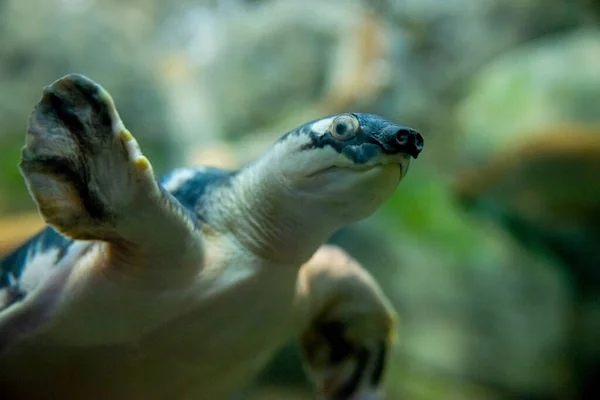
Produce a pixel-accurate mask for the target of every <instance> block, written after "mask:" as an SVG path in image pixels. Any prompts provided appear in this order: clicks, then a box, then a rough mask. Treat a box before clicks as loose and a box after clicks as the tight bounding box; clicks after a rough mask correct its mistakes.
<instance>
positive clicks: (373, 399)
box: [296, 245, 396, 400]
mask: <svg viewBox="0 0 600 400" xmlns="http://www.w3.org/2000/svg"><path fill="white" fill-rule="evenodd" d="M296 296H297V299H296V301H297V303H296V307H297V308H296V311H297V312H298V313H300V315H301V316H300V317H299V320H300V321H302V323H303V326H302V328H301V334H300V345H301V349H302V354H303V359H304V365H305V369H306V371H307V373H308V377H309V379H310V380H311V381H312V382H313V384H314V385H315V386H316V390H317V394H318V395H319V396H320V397H319V398H320V399H323V400H379V399H382V398H383V397H381V396H382V393H381V389H382V385H383V377H384V373H385V370H386V363H387V358H388V356H389V351H390V348H391V346H392V342H393V339H394V337H395V333H396V331H395V329H396V326H395V325H396V314H395V311H394V310H393V308H392V306H391V305H390V303H389V301H388V299H387V298H386V297H385V295H384V294H383V292H382V291H381V288H380V287H379V286H378V285H377V283H376V282H375V280H374V279H373V278H372V277H371V275H369V274H368V273H367V271H366V270H364V269H363V268H362V267H361V266H360V264H358V263H357V262H356V261H355V260H354V259H352V258H351V257H350V256H349V255H348V254H346V253H345V252H344V251H343V250H342V249H340V248H338V247H336V246H332V245H324V246H322V247H321V248H320V249H319V250H318V251H317V252H316V253H315V255H314V256H313V257H312V258H311V260H310V261H309V262H308V263H306V264H304V266H303V267H302V269H301V270H300V275H299V279H298V286H297V291H296Z"/></svg>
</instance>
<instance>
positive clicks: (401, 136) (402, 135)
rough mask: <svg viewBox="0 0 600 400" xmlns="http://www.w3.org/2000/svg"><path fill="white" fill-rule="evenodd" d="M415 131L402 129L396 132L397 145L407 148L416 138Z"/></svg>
mask: <svg viewBox="0 0 600 400" xmlns="http://www.w3.org/2000/svg"><path fill="white" fill-rule="evenodd" d="M414 134H415V131H414V130H412V129H409V128H402V129H399V130H398V132H396V143H397V144H398V145H400V146H406V145H407V144H408V142H409V141H410V140H411V137H412V136H414Z"/></svg>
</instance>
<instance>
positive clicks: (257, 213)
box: [210, 161, 342, 265]
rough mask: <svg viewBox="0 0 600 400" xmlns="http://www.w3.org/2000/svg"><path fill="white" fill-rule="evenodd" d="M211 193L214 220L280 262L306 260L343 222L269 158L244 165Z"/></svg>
mask: <svg viewBox="0 0 600 400" xmlns="http://www.w3.org/2000/svg"><path fill="white" fill-rule="evenodd" d="M211 197H212V198H211V204H212V212H210V215H211V218H210V219H211V221H210V222H211V224H214V225H215V227H216V228H220V230H222V231H225V232H229V233H231V234H233V236H234V237H235V238H236V240H237V241H238V242H240V243H241V244H242V245H243V246H244V247H245V248H247V249H249V250H250V251H251V252H252V253H253V254H254V255H256V256H257V257H259V258H261V259H264V260H268V261H270V262H275V263H279V264H287V265H299V264H302V263H304V262H306V261H307V260H308V259H309V258H310V257H311V256H312V255H313V254H314V252H315V251H316V250H317V249H318V248H319V246H321V244H323V243H324V242H325V241H326V240H327V239H328V238H329V237H330V236H331V235H332V234H333V233H334V232H335V231H336V230H337V229H338V228H339V227H340V226H341V225H342V223H341V221H337V220H336V219H335V218H333V217H332V216H331V215H327V214H325V213H319V212H317V211H316V210H318V209H319V207H311V204H310V201H307V199H306V198H303V197H301V196H298V194H297V192H295V191H294V190H293V189H292V188H291V187H290V186H289V185H288V184H286V182H285V180H284V179H282V177H281V176H278V175H277V174H276V172H274V171H273V168H271V167H270V165H269V163H268V162H267V161H258V162H256V163H254V164H251V165H250V166H248V167H246V168H244V169H242V170H241V171H239V173H237V174H236V175H235V176H234V177H232V180H231V182H230V183H229V184H227V185H224V186H222V187H220V188H217V189H216V190H215V191H214V192H213V193H212V196H211ZM311 208H312V209H313V211H312V212H311Z"/></svg>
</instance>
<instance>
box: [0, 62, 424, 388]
mask: <svg viewBox="0 0 600 400" xmlns="http://www.w3.org/2000/svg"><path fill="white" fill-rule="evenodd" d="M422 147H423V138H422V136H421V135H420V134H419V133H418V132H416V131H415V130H413V129H410V128H406V127H402V126H398V125H394V124H393V123H390V122H388V121H386V120H385V119H383V118H381V117H379V116H376V115H371V114H360V113H347V114H340V115H334V116H329V117H326V118H323V119H319V120H315V121H312V122H309V123H306V124H304V125H302V126H300V127H298V128H297V129H294V130H293V131H291V132H289V133H287V134H286V135H284V136H283V137H282V138H281V139H280V140H278V141H277V142H276V143H275V144H274V145H273V147H272V148H271V149H270V150H269V151H267V152H266V153H265V154H264V155H263V156H262V157H261V158H260V159H258V160H257V161H256V162H254V163H252V164H250V165H248V166H246V167H244V168H242V169H240V170H237V171H226V170H222V169H217V168H209V167H195V168H181V169H176V170H174V171H173V172H171V173H170V174H169V175H167V176H166V177H164V178H163V179H162V180H161V181H160V182H159V181H157V179H156V177H155V175H154V173H153V169H152V166H151V164H150V162H149V161H148V159H147V158H146V157H144V156H143V155H142V152H141V151H140V148H139V146H138V143H137V141H136V140H135V139H134V137H133V136H132V135H131V133H130V132H129V131H128V130H127V129H126V128H125V126H124V124H123V122H122V121H121V119H120V117H119V114H118V113H117V110H116V108H115V105H114V103H113V100H112V98H111V96H110V95H109V93H108V92H107V91H106V90H104V89H103V88H102V87H101V86H100V85H98V84H97V83H95V82H93V81H92V80H90V79H88V78H86V77H84V76H82V75H78V74H71V75H68V76H65V77H63V78H61V79H59V80H57V81H55V82H54V83H52V84H51V85H50V86H48V87H46V88H45V89H44V91H43V95H42V98H41V100H40V101H39V103H38V104H37V105H36V106H35V108H34V110H33V112H32V114H31V116H30V120H29V125H28V132H27V139H26V145H25V146H24V148H23V150H22V159H21V163H20V165H19V166H20V169H21V172H22V174H23V176H24V178H25V181H26V183H27V186H28V188H29V191H30V193H31V195H32V197H33V198H34V199H35V201H36V203H37V205H38V208H39V212H40V214H41V216H42V217H43V219H44V220H45V221H46V222H47V223H48V224H49V227H48V228H46V229H45V230H43V231H42V232H41V233H39V234H38V235H37V236H35V237H33V238H32V239H31V240H29V241H28V242H27V243H25V244H24V245H23V246H21V247H20V248H18V249H17V250H15V251H14V252H13V253H12V254H10V255H8V256H7V257H6V258H5V259H4V260H3V261H2V262H1V265H0V266H1V269H0V295H1V296H0V302H1V303H0V398H2V399H45V398H47V399H55V398H68V399H195V400H198V399H202V400H203V399H206V400H218V399H224V398H228V396H229V394H230V393H231V391H232V390H233V389H234V388H236V387H238V386H239V385H241V384H242V383H243V382H244V380H247V379H248V378H249V377H251V376H252V374H253V373H255V372H257V371H258V369H260V367H261V366H263V365H264V364H265V362H266V361H267V360H268V358H269V356H270V355H272V354H273V352H274V351H275V350H276V349H277V348H278V347H279V346H281V345H282V344H283V343H284V342H285V341H287V340H288V339H291V338H294V337H295V338H297V339H299V340H300V343H301V348H302V351H303V356H304V361H305V367H306V370H307V373H308V375H309V377H310V379H311V380H312V382H313V383H314V384H315V386H316V388H317V389H316V390H317V392H318V393H319V394H320V396H322V397H323V398H325V399H367V398H368V399H371V398H375V396H376V393H377V391H378V388H379V387H380V386H381V381H382V376H383V373H384V370H385V360H386V356H387V354H388V352H389V348H390V347H389V345H390V340H391V337H392V336H393V334H394V332H395V324H394V321H395V314H394V311H393V309H392V307H391V306H390V304H389V302H388V301H387V299H386V297H385V295H384V294H383V293H382V291H381V290H380V288H379V286H378V285H377V284H376V282H375V281H374V280H373V279H372V278H371V277H370V275H369V274H368V273H367V272H366V271H365V270H364V269H362V268H361V267H360V265H358V264H357V262H356V261H354V260H353V259H352V258H350V257H349V256H348V255H347V254H346V253H345V252H343V251H342V250H341V249H339V248H336V247H333V246H330V245H323V243H324V242H325V241H326V240H327V239H328V237H329V236H330V235H331V234H332V233H333V232H334V231H336V230H338V229H339V228H341V227H342V226H344V225H346V224H349V223H352V222H354V221H357V220H360V219H363V218H365V217H367V216H369V215H371V214H372V213H373V212H374V211H375V210H377V209H378V207H379V206H380V205H381V204H382V203H383V202H384V201H385V200H386V199H387V198H388V197H390V196H391V195H392V193H393V192H394V190H395V189H396V187H397V185H398V183H399V182H400V180H401V179H402V178H403V177H404V175H405V174H406V172H407V169H408V166H409V161H410V158H411V157H412V158H416V157H417V156H418V154H419V153H420V152H421V150H422Z"/></svg>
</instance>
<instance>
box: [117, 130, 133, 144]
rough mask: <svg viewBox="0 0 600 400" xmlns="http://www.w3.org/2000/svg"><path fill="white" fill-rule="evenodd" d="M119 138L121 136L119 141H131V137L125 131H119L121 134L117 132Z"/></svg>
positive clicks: (129, 133)
mask: <svg viewBox="0 0 600 400" xmlns="http://www.w3.org/2000/svg"><path fill="white" fill-rule="evenodd" d="M119 136H121V140H123V141H125V142H129V141H130V140H133V135H132V134H131V132H129V131H128V130H127V129H123V130H121V132H119Z"/></svg>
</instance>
